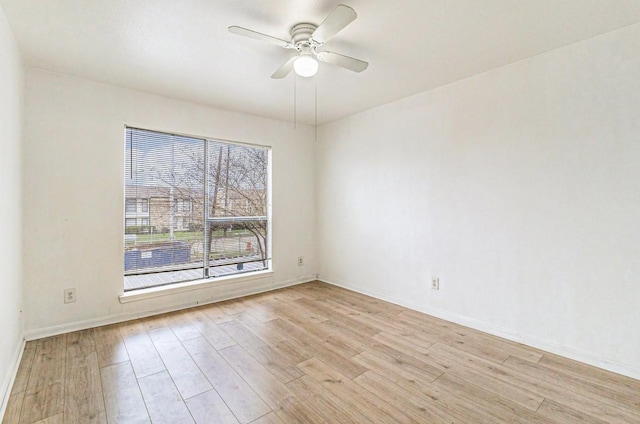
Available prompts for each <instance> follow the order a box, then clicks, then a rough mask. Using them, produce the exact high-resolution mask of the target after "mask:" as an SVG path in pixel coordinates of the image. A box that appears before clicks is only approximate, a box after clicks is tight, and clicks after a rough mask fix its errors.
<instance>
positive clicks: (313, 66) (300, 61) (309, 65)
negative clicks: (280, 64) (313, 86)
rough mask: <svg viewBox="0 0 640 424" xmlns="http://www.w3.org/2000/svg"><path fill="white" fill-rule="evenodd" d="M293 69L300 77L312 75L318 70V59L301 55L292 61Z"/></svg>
mask: <svg viewBox="0 0 640 424" xmlns="http://www.w3.org/2000/svg"><path fill="white" fill-rule="evenodd" d="M293 69H294V70H295V71H296V74H298V75H300V76H301V77H312V76H314V75H315V74H316V72H318V61H317V60H315V59H314V58H312V57H311V56H308V55H303V56H300V57H299V58H297V59H296V60H295V62H293Z"/></svg>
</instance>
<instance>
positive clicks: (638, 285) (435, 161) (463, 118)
mask: <svg viewBox="0 0 640 424" xmlns="http://www.w3.org/2000/svg"><path fill="white" fill-rule="evenodd" d="M639 51H640V24H638V25H634V26H631V27H627V28H625V29H622V30H619V31H616V32H612V33H609V34H605V35H603V36H600V37H597V38H594V39H591V40H587V41H585V42H581V43H578V44H574V45H571V46H569V47H566V48H563V49H559V50H556V51H552V52H549V53H547V54H543V55H540V56H537V57H534V58H531V59H528V60H525V61H521V62H518V63H515V64H512V65H509V66H506V67H502V68H499V69H496V70H493V71H490V72H487V73H484V74H481V75H478V76H475V77H472V78H469V79H466V80H463V81H460V82H457V83H454V84H451V85H449V86H446V87H443V88H440V89H437V90H433V91H431V92H427V93H423V94H420V95H417V96H414V97H411V98H408V99H404V100H401V101H398V102H394V103H392V104H388V105H385V106H382V107H379V108H376V109H374V110H370V111H367V112H364V113H361V114H358V115H355V116H352V117H349V118H345V119H342V120H340V121H336V122H333V123H330V124H327V125H324V126H322V127H321V128H319V132H318V134H319V135H318V137H319V144H318V146H317V155H318V159H317V164H316V172H317V185H318V186H317V190H318V192H317V199H316V202H317V205H318V229H317V232H318V240H319V242H318V251H319V269H320V274H321V278H322V279H323V280H325V281H329V282H333V283H336V284H340V285H344V286H346V287H349V288H352V289H356V290H359V291H362V292H366V293H369V294H373V295H376V296H378V297H381V298H385V299H389V300H392V301H395V302H398V303H401V304H404V305H407V306H410V307H413V308H415V309H419V310H422V311H426V312H429V313H432V314H434V315H439V316H441V317H445V318H447V319H450V320H454V321H457V322H461V323H464V324H467V325H470V326H473V327H476V328H480V329H484V330H488V331H490V332H493V333H495V334H499V335H506V336H508V337H511V338H512V339H516V340H522V341H525V342H526V343H528V344H532V345H535V346H540V347H543V348H546V349H550V350H552V351H556V352H559V353H562V354H564V355H567V356H570V357H573V358H577V359H580V360H583V361H587V362H591V363H594V364H597V365H600V366H603V367H606V368H609V369H613V370H617V371H619V372H622V373H625V374H628V375H632V376H635V377H636V378H640V365H638V364H640V221H639V219H640V56H639V55H638V52H639ZM431 276H438V277H440V281H441V283H440V284H441V288H440V290H439V291H432V290H430V289H429V283H430V277H431Z"/></svg>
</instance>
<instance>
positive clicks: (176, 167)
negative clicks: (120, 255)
mask: <svg viewBox="0 0 640 424" xmlns="http://www.w3.org/2000/svg"><path fill="white" fill-rule="evenodd" d="M204 143H205V141H204V140H203V139H197V138H191V137H184V136H178V135H172V134H165V133H159V132H154V131H147V130H140V129H135V128H127V129H126V131H125V226H124V228H125V258H124V262H125V275H132V274H144V273H157V272H166V271H174V275H176V279H177V280H181V281H184V280H188V279H193V278H194V273H182V274H181V273H175V271H180V270H186V269H197V268H200V269H202V268H203V252H204V232H203V231H204V230H203V206H204V189H205V188H204V184H205V180H204V177H203V173H204V166H205V165H204V163H205V161H204V159H205V158H204ZM195 275H196V278H198V277H199V278H201V276H202V272H200V274H197V273H196V274H195ZM150 284H151V281H150ZM143 286H148V285H144V284H143Z"/></svg>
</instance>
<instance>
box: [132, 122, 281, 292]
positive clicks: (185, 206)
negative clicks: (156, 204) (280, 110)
mask: <svg viewBox="0 0 640 424" xmlns="http://www.w3.org/2000/svg"><path fill="white" fill-rule="evenodd" d="M127 129H135V130H142V131H150V132H157V133H162V134H164V135H171V136H179V137H188V138H194V139H198V140H202V141H203V142H204V144H205V145H206V146H207V147H205V155H206V154H207V153H206V152H207V149H208V145H209V143H210V142H217V143H223V144H228V145H232V146H234V145H235V146H240V147H250V148H251V147H252V148H257V149H261V150H264V152H265V154H266V155H267V159H266V160H267V164H266V180H267V184H266V187H265V209H266V215H265V216H264V218H265V222H266V234H265V239H264V244H265V249H264V250H265V252H264V258H265V259H263V260H261V262H264V263H265V267H264V268H261V269H258V270H249V271H243V272H237V273H230V274H222V275H217V276H212V275H209V273H208V272H207V273H205V272H204V271H205V270H206V271H208V270H209V269H215V267H210V266H208V265H205V264H204V263H203V265H202V266H201V267H198V268H197V269H202V270H203V276H202V277H201V278H199V279H195V280H188V281H183V280H180V281H175V282H172V283H168V284H163V285H157V286H149V287H144V288H140V289H134V290H126V289H125V292H124V293H125V295H127V294H129V295H135V293H136V292H144V291H148V290H151V291H152V292H156V291H165V290H166V291H173V290H176V289H177V290H178V291H180V287H183V286H192V285H198V284H208V283H211V282H215V281H228V280H235V279H242V280H247V279H255V278H262V276H264V275H265V274H270V273H272V272H273V258H272V251H273V246H272V242H273V237H272V172H273V161H272V146H271V145H267V144H255V143H247V142H241V141H232V140H226V139H221V138H215V137H203V136H194V135H189V134H181V133H176V132H173V131H165V130H155V129H148V128H140V127H138V126H130V125H125V143H126V134H127V132H126V131H127ZM124 150H125V156H126V149H124ZM125 187H126V186H125ZM125 200H133V202H134V204H135V205H136V211H135V212H126V211H125V219H127V218H126V214H127V213H130V214H137V215H138V216H136V217H135V218H145V219H147V220H148V224H147V225H149V226H150V225H151V212H150V209H151V199H150V198H140V199H136V198H126V199H125ZM138 201H140V203H139V202H138ZM144 201H146V210H144V209H145V208H144V206H141V205H143V204H144ZM175 201H176V203H174V205H173V206H174V207H175V212H176V213H177V216H176V217H175V220H176V221H178V220H180V219H181V220H182V222H181V224H182V225H181V228H182V230H180V229H179V228H176V230H177V231H185V230H186V231H188V230H189V228H190V224H191V223H192V222H194V220H193V219H192V218H193V213H194V207H193V203H192V200H191V199H189V198H186V199H185V198H180V199H178V198H176V199H175ZM178 201H181V202H182V208H179V207H178ZM125 203H126V202H125ZM125 206H126V205H125ZM125 209H126V208H125ZM203 209H204V211H203V217H202V219H203V221H202V224H203V228H204V227H206V223H207V222H211V221H212V220H219V218H217V217H216V218H213V219H212V218H207V214H206V209H207V208H206V207H203ZM141 212H142V213H144V214H145V215H144V216H139V214H140V213H141ZM247 212H248V211H247ZM197 214H198V213H196V215H197ZM129 218H134V217H129ZM236 218H246V217H234V219H233V220H235V219H236ZM249 218H256V217H249ZM176 223H177V222H176ZM196 223H198V222H197V220H196ZM136 224H137V222H136ZM176 227H178V226H177V225H176ZM204 231H205V230H203V232H204ZM204 262H208V261H204ZM239 269H240V268H239ZM166 272H171V270H169V271H166ZM152 273H153V272H152ZM125 276H126V274H125ZM126 297H135V296H126Z"/></svg>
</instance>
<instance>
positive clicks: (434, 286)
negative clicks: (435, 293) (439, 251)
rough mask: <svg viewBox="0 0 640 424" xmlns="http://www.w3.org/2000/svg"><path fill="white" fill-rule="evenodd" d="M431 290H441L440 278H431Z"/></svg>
mask: <svg viewBox="0 0 640 424" xmlns="http://www.w3.org/2000/svg"><path fill="white" fill-rule="evenodd" d="M431 290H440V279H439V278H438V277H433V278H431Z"/></svg>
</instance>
